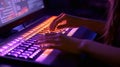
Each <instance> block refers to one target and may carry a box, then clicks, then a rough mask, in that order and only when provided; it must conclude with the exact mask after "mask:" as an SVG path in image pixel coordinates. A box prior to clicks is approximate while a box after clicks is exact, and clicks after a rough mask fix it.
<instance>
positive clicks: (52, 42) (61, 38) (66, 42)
mask: <svg viewBox="0 0 120 67" xmlns="http://www.w3.org/2000/svg"><path fill="white" fill-rule="evenodd" d="M44 39H45V41H43V42H41V44H40V45H41V48H55V49H59V50H62V51H66V52H70V53H74V54H78V53H79V52H80V50H81V49H80V48H79V44H80V43H81V42H82V40H80V39H76V38H72V37H68V36H65V35H64V34H61V33H47V34H45V35H44Z"/></svg>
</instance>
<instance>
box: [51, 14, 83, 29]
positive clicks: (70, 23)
mask: <svg viewBox="0 0 120 67" xmlns="http://www.w3.org/2000/svg"><path fill="white" fill-rule="evenodd" d="M79 21H80V22H79ZM82 21H83V20H82V19H80V18H78V17H75V16H74V17H73V16H71V15H68V14H65V13H61V14H60V15H59V16H58V17H57V18H56V19H55V20H54V21H53V22H52V23H51V24H50V30H51V31H53V30H55V29H56V28H57V29H61V28H66V27H79V26H81V22H82Z"/></svg>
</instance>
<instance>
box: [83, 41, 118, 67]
mask: <svg viewBox="0 0 120 67" xmlns="http://www.w3.org/2000/svg"><path fill="white" fill-rule="evenodd" d="M84 44H85V45H84V47H83V51H84V52H85V53H87V54H89V55H90V56H92V57H95V58H97V59H99V60H101V61H103V62H106V63H109V64H113V65H119V66H120V48H117V47H113V46H109V45H105V44H100V43H97V42H94V41H89V40H86V41H85V43H84Z"/></svg>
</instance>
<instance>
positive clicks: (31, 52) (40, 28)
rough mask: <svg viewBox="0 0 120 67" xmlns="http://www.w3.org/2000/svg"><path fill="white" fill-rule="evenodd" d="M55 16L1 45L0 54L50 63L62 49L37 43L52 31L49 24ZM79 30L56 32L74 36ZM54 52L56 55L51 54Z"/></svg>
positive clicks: (66, 29)
mask: <svg viewBox="0 0 120 67" xmlns="http://www.w3.org/2000/svg"><path fill="white" fill-rule="evenodd" d="M55 18H56V16H52V17H50V18H48V19H47V20H45V21H44V22H43V23H41V24H39V25H37V26H35V27H33V28H32V29H30V30H29V31H27V32H25V33H23V34H21V35H19V36H17V37H16V38H14V39H12V40H10V41H9V42H7V43H5V44H4V45H3V46H1V47H0V56H5V57H13V58H18V59H23V60H30V61H35V62H37V63H42V64H50V63H51V62H52V61H53V60H54V59H55V58H56V56H57V55H58V54H59V53H60V51H59V50H55V49H45V50H42V49H40V45H38V44H36V42H37V41H38V40H39V38H41V35H42V34H44V33H48V32H50V31H49V25H50V23H51V22H52V21H53V20H54V19H55ZM78 30H81V29H79V28H65V29H61V30H55V31H54V32H59V33H62V34H65V35H67V36H73V35H74V34H75V32H77V31H78ZM83 34H85V33H83ZM92 35H94V36H93V37H92V38H94V37H95V36H96V34H95V33H93V34H92ZM80 36H81V35H80ZM52 53H53V54H54V55H52V56H50V55H51V54H52Z"/></svg>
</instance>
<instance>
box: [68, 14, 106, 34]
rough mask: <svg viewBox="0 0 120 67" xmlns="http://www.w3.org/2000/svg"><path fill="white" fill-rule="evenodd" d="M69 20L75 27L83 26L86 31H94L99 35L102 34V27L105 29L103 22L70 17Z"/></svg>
mask: <svg viewBox="0 0 120 67" xmlns="http://www.w3.org/2000/svg"><path fill="white" fill-rule="evenodd" d="M69 18H70V19H72V20H71V21H72V22H73V23H76V25H81V26H85V27H87V28H88V29H90V30H92V31H95V32H97V33H99V34H103V33H104V31H105V30H104V27H105V22H103V21H98V20H92V19H87V18H80V17H75V16H70V15H69Z"/></svg>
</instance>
